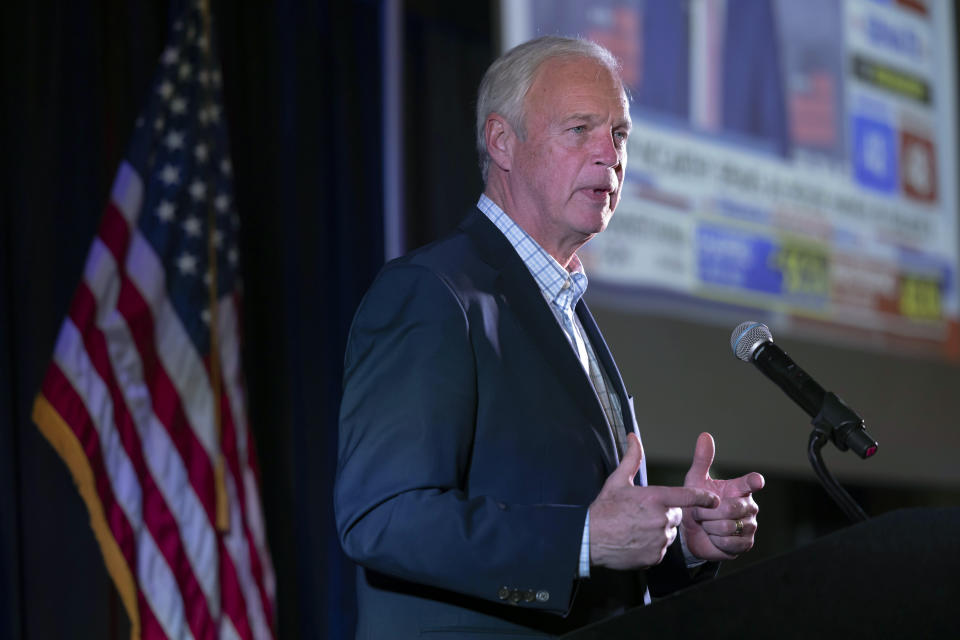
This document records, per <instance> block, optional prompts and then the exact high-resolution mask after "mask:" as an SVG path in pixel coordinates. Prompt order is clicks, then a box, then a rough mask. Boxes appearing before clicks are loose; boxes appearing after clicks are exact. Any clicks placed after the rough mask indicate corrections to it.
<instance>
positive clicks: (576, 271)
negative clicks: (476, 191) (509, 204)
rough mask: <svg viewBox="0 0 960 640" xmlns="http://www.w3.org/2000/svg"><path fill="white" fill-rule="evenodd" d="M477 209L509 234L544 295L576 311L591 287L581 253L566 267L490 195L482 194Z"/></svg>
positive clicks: (563, 306)
mask: <svg viewBox="0 0 960 640" xmlns="http://www.w3.org/2000/svg"><path fill="white" fill-rule="evenodd" d="M477 208H478V209H480V211H482V212H483V214H484V215H485V216H487V218H489V219H490V222H492V223H493V224H494V226H496V227H497V229H499V230H500V231H501V233H503V235H504V236H506V238H507V240H508V241H509V242H510V244H511V245H512V246H513V248H514V250H515V251H516V252H517V255H519V256H520V259H521V260H523V263H524V264H525V265H526V266H527V269H528V270H529V271H530V275H532V276H533V279H534V280H535V281H536V283H537V286H538V287H540V291H541V292H542V293H543V296H544V297H545V298H546V299H547V300H549V301H550V302H551V303H553V304H555V305H558V306H559V307H561V308H563V309H567V310H570V311H572V310H573V307H574V306H576V304H577V302H578V301H579V300H580V297H581V296H583V294H584V292H585V291H586V290H587V274H586V272H585V271H584V270H583V264H581V262H580V258H578V257H577V254H573V258H572V259H571V260H570V265H569V266H568V267H567V268H566V269H564V268H563V267H562V266H561V265H560V263H559V262H557V261H556V259H555V258H554V257H553V256H551V255H550V254H549V253H547V251H546V250H545V249H544V248H543V247H541V246H540V245H539V244H538V243H537V241H536V240H534V239H533V238H531V237H530V235H529V234H528V233H527V232H526V231H524V230H523V229H522V228H521V227H520V225H518V224H517V223H516V222H514V221H513V219H512V218H510V216H509V215H507V214H506V213H505V212H504V211H503V209H501V208H500V207H499V206H497V204H496V203H495V202H494V201H493V200H491V199H490V198H488V197H487V195H486V194H481V195H480V200H478V201H477Z"/></svg>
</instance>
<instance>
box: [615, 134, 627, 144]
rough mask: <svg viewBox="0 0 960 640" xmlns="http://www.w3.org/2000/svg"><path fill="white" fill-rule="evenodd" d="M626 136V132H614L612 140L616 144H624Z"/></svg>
mask: <svg viewBox="0 0 960 640" xmlns="http://www.w3.org/2000/svg"><path fill="white" fill-rule="evenodd" d="M628 135H629V134H628V133H627V132H626V131H614V132H613V139H614V140H616V141H617V142H618V143H621V142H626V141H627V136H628Z"/></svg>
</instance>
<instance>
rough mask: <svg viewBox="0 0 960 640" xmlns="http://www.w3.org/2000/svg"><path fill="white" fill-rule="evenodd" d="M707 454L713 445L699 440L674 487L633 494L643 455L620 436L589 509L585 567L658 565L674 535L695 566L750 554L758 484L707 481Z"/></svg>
mask: <svg viewBox="0 0 960 640" xmlns="http://www.w3.org/2000/svg"><path fill="white" fill-rule="evenodd" d="M714 453H715V447H714V442H713V437H711V436H710V434H709V433H702V434H700V437H699V438H698V439H697V445H696V450H695V451H694V455H693V464H692V465H691V466H690V470H689V471H688V472H687V475H686V477H685V479H684V483H683V486H682V487H637V486H635V485H634V484H633V479H634V477H635V476H636V474H637V471H638V470H639V469H640V462H641V460H642V459H643V447H642V445H641V444H640V440H639V439H638V438H637V436H636V435H635V434H632V433H631V434H628V436H627V450H626V452H625V453H624V456H623V460H621V462H620V466H618V467H617V468H616V470H614V472H613V473H611V474H610V476H609V477H608V478H607V480H606V482H605V483H604V485H603V488H602V489H601V490H600V494H599V495H598V496H597V498H596V500H594V501H593V503H592V504H591V505H590V563H591V564H594V565H599V566H604V567H609V568H611V569H639V568H643V567H649V566H652V565H655V564H658V563H659V562H660V561H661V560H663V557H664V555H665V554H666V552H667V548H668V547H669V546H670V545H671V544H673V541H674V540H675V539H676V537H677V532H678V529H679V530H680V531H682V535H683V539H684V542H685V543H686V545H687V549H688V550H689V551H690V553H692V554H693V555H694V556H696V557H697V558H700V559H702V560H727V559H731V558H735V557H736V556H737V555H739V554H741V553H743V552H745V551H747V550H749V549H750V548H751V547H753V540H754V536H755V535H756V531H757V511H758V507H757V503H756V502H754V501H753V496H752V494H753V492H754V491H759V490H760V489H762V488H763V483H764V480H763V476H761V475H760V474H759V473H748V474H746V475H744V476H741V477H739V478H735V479H733V480H716V479H713V478H711V477H710V466H711V465H712V464H713V457H714ZM738 522H739V525H738Z"/></svg>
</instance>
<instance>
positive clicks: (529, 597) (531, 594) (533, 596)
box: [523, 589, 537, 602]
mask: <svg viewBox="0 0 960 640" xmlns="http://www.w3.org/2000/svg"><path fill="white" fill-rule="evenodd" d="M536 597H537V594H535V593H534V592H533V589H527V592H526V593H524V594H523V601H524V602H533V601H534V600H535V599H536Z"/></svg>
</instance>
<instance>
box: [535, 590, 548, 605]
mask: <svg viewBox="0 0 960 640" xmlns="http://www.w3.org/2000/svg"><path fill="white" fill-rule="evenodd" d="M549 599H550V592H549V591H545V590H543V589H541V590H540V591H537V602H546V601H547V600H549Z"/></svg>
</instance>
